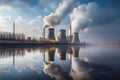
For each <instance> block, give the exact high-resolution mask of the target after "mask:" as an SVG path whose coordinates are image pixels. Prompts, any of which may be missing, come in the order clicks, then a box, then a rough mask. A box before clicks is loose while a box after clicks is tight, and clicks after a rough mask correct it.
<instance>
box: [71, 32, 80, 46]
mask: <svg viewBox="0 0 120 80" xmlns="http://www.w3.org/2000/svg"><path fill="white" fill-rule="evenodd" d="M72 43H75V44H79V43H80V41H79V37H78V32H76V33H74V34H73V39H72Z"/></svg>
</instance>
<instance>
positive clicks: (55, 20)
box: [43, 0, 76, 27]
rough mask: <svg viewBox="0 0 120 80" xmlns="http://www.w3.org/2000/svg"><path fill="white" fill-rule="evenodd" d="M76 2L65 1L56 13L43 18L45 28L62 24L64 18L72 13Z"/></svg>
mask: <svg viewBox="0 0 120 80" xmlns="http://www.w3.org/2000/svg"><path fill="white" fill-rule="evenodd" d="M75 2H76V0H63V2H62V3H60V4H59V6H58V8H57V9H56V10H55V12H54V13H51V14H50V15H48V16H45V17H44V18H43V22H44V27H53V26H55V25H58V24H60V22H61V21H62V20H63V18H64V17H65V16H66V15H67V14H68V13H69V12H70V11H71V7H72V6H73V5H74V3H75Z"/></svg>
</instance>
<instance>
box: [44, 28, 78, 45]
mask: <svg viewBox="0 0 120 80" xmlns="http://www.w3.org/2000/svg"><path fill="white" fill-rule="evenodd" d="M44 31H45V30H44ZM43 33H44V35H45V32H43ZM44 39H45V40H48V41H50V42H52V41H53V43H54V41H55V43H61V44H80V41H79V34H78V32H76V33H74V34H73V35H69V36H66V30H65V29H60V31H59V32H58V36H57V39H56V38H55V33H54V28H48V33H47V38H44Z"/></svg>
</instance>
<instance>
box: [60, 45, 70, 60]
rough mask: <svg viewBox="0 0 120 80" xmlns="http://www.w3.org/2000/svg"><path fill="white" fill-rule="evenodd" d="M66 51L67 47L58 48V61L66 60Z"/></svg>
mask: <svg viewBox="0 0 120 80" xmlns="http://www.w3.org/2000/svg"><path fill="white" fill-rule="evenodd" d="M67 49H68V47H66V46H61V47H59V48H58V51H59V52H58V53H59V56H60V60H66V53H67Z"/></svg>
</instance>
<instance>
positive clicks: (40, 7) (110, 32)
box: [0, 0, 120, 42]
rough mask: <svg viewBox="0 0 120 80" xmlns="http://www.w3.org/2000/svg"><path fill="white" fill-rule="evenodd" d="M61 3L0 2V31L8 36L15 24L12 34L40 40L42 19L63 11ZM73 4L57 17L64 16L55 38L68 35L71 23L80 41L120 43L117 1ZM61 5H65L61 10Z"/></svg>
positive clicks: (86, 0)
mask: <svg viewBox="0 0 120 80" xmlns="http://www.w3.org/2000/svg"><path fill="white" fill-rule="evenodd" d="M64 1H65V0H0V31H8V32H12V23H13V22H15V23H16V32H18V33H19V32H23V33H25V34H26V36H38V37H41V36H42V28H43V25H44V24H43V20H44V18H45V17H47V16H48V15H51V13H52V15H56V14H58V12H59V10H61V11H63V9H61V8H62V7H61V8H60V6H62V5H61V4H63V3H64ZM67 1H68V2H69V1H72V0H66V2H67ZM73 1H74V0H73ZM75 1H76V2H73V3H72V5H71V4H70V3H69V4H70V5H68V6H69V11H67V12H64V13H63V14H62V13H60V14H59V15H60V16H61V15H64V16H62V17H60V22H59V23H57V24H55V25H54V28H55V33H56V34H57V32H58V31H59V30H60V29H66V30H67V33H68V30H69V26H70V24H71V23H72V25H73V26H72V27H74V29H73V30H75V29H77V30H78V32H79V33H80V34H79V37H80V40H81V41H87V42H106V41H120V0H75ZM65 5H67V4H64V5H63V6H65ZM58 8H59V9H58ZM65 10H67V9H65ZM58 18H59V17H58ZM74 18H75V19H74ZM73 19H74V20H73ZM76 21H77V22H78V23H79V24H78V25H79V26H80V27H79V28H75V26H74V25H76V26H78V25H77V24H75V23H76ZM83 25H85V26H83ZM83 27H84V28H83ZM82 28H83V29H82Z"/></svg>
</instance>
